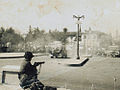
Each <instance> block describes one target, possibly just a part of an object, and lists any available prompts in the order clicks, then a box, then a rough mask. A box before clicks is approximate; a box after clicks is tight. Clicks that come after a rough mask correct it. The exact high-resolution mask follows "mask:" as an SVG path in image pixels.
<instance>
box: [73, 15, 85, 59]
mask: <svg viewBox="0 0 120 90" xmlns="http://www.w3.org/2000/svg"><path fill="white" fill-rule="evenodd" d="M73 18H76V19H77V28H78V32H77V59H80V55H79V41H80V39H81V22H80V19H81V18H84V15H82V16H76V15H73Z"/></svg>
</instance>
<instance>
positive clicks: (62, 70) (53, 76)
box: [0, 55, 120, 90]
mask: <svg viewBox="0 0 120 90" xmlns="http://www.w3.org/2000/svg"><path fill="white" fill-rule="evenodd" d="M0 56H1V55H0ZM22 60H23V58H19V59H16V58H15V59H0V69H1V70H2V67H3V66H5V65H18V66H20V64H21V62H22ZM83 60H85V58H84V57H83V58H81V59H80V60H77V59H75V58H71V57H70V58H68V59H61V58H57V59H56V58H50V57H49V56H40V57H34V58H33V60H32V62H35V61H45V64H43V65H42V68H41V71H40V74H39V80H40V81H41V82H42V83H43V84H45V85H47V86H56V87H65V88H68V89H70V90H119V89H120V67H119V66H120V59H119V58H110V57H92V58H90V59H89V61H87V62H86V63H85V64H84V65H83V66H80V65H79V64H80V63H81V62H82V61H83ZM0 80H1V73H0ZM5 82H6V85H8V86H10V85H11V86H18V85H19V80H18V78H17V75H10V74H8V75H6V81H5ZM0 88H1V89H2V90H8V89H4V87H3V86H2V84H1V85H0ZM10 90H11V89H10ZM15 90H16V89H15ZM17 90H18V89H17Z"/></svg>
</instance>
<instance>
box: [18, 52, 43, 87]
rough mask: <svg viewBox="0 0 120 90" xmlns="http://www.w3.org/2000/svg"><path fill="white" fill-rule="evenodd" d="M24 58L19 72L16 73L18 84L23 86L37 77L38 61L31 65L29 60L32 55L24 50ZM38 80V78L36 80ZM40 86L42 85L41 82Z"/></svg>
mask: <svg viewBox="0 0 120 90" xmlns="http://www.w3.org/2000/svg"><path fill="white" fill-rule="evenodd" d="M24 57H25V60H24V61H23V63H22V65H21V67H20V72H19V74H18V76H19V77H18V78H19V80H20V86H21V87H22V88H24V86H26V85H30V84H32V83H33V82H34V81H36V80H38V79H37V68H36V67H37V66H38V65H39V64H40V63H37V62H35V63H34V64H33V65H32V64H31V60H32V58H33V57H34V55H33V54H32V53H31V52H25V55H24ZM38 81H39V80H38ZM41 85H42V86H44V85H43V84H42V83H41Z"/></svg>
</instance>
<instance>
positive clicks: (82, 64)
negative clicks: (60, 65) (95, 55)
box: [67, 58, 89, 67]
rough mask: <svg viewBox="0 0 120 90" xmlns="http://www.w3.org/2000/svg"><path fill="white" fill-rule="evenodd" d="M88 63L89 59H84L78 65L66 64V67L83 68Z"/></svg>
mask: <svg viewBox="0 0 120 90" xmlns="http://www.w3.org/2000/svg"><path fill="white" fill-rule="evenodd" d="M88 61H89V58H87V59H85V60H84V61H83V62H81V63H79V64H68V65H67V66H70V67H81V66H84V65H85V64H86V63H87V62H88Z"/></svg>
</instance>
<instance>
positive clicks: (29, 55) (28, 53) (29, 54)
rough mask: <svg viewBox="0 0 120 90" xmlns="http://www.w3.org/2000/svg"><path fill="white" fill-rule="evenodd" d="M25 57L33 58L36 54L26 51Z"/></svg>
mask: <svg viewBox="0 0 120 90" xmlns="http://www.w3.org/2000/svg"><path fill="white" fill-rule="evenodd" d="M24 57H25V58H26V59H31V58H32V57H34V55H33V54H32V52H29V51H27V52H25V55H24Z"/></svg>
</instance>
